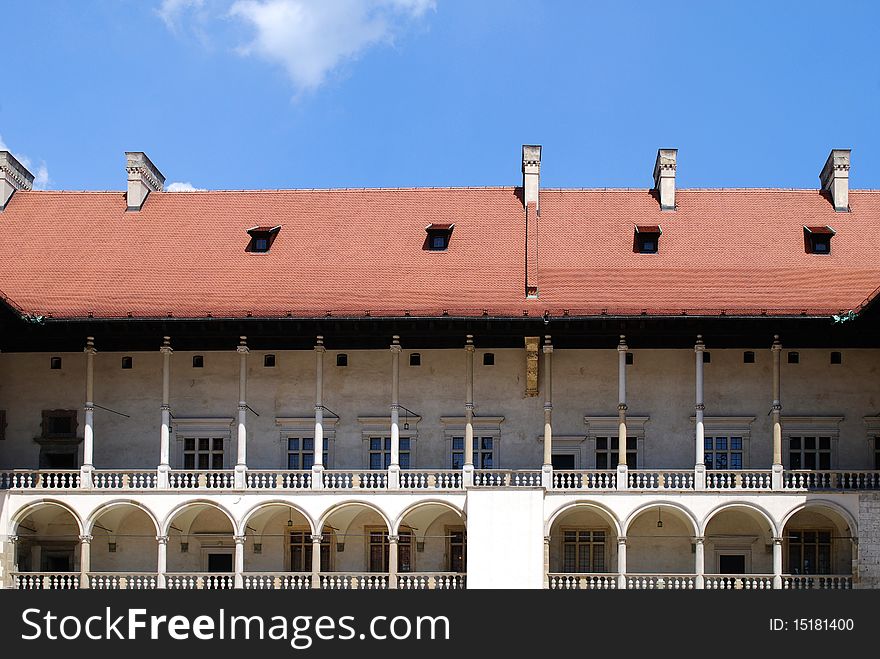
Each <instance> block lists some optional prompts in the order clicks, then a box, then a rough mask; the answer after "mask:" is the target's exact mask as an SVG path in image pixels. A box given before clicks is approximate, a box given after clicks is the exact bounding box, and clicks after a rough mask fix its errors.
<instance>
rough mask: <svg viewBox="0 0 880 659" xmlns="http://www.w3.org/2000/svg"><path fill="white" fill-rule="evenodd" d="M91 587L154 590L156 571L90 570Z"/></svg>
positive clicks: (156, 581)
mask: <svg viewBox="0 0 880 659" xmlns="http://www.w3.org/2000/svg"><path fill="white" fill-rule="evenodd" d="M88 577H89V588H94V589H96V590H153V589H155V588H156V587H157V585H158V577H157V576H156V573H155V572H89V575H88Z"/></svg>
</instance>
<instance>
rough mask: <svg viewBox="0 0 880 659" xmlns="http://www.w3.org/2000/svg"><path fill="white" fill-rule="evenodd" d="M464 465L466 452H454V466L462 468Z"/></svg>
mask: <svg viewBox="0 0 880 659" xmlns="http://www.w3.org/2000/svg"><path fill="white" fill-rule="evenodd" d="M463 466H464V453H453V454H452V468H453V469H461V468H462V467H463Z"/></svg>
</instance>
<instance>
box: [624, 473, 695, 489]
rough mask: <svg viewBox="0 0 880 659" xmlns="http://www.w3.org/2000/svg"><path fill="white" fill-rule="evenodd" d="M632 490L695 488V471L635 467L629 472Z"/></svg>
mask: <svg viewBox="0 0 880 659" xmlns="http://www.w3.org/2000/svg"><path fill="white" fill-rule="evenodd" d="M628 477H629V489H631V490H693V489H694V471H693V470H692V469H690V470H673V469H662V470H657V469H651V470H648V469H635V470H633V471H630V472H629V473H628Z"/></svg>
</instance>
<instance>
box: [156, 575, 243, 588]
mask: <svg viewBox="0 0 880 659" xmlns="http://www.w3.org/2000/svg"><path fill="white" fill-rule="evenodd" d="M165 587H166V588H169V589H175V590H231V589H232V588H234V587H235V575H233V574H213V573H208V572H176V573H173V574H172V573H170V572H169V573H168V574H166V575H165Z"/></svg>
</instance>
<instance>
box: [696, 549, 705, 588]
mask: <svg viewBox="0 0 880 659" xmlns="http://www.w3.org/2000/svg"><path fill="white" fill-rule="evenodd" d="M704 539H705V538H701V537H697V538H694V574H695V575H697V576H696V578H695V579H694V587H695V588H698V589H702V588H704V587H705V578H704V577H703V575H704V574H705V573H706V553H705V546H704V544H703V540H704Z"/></svg>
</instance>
